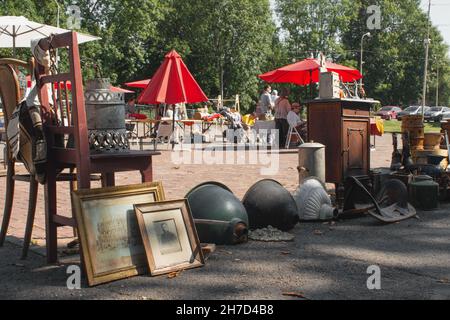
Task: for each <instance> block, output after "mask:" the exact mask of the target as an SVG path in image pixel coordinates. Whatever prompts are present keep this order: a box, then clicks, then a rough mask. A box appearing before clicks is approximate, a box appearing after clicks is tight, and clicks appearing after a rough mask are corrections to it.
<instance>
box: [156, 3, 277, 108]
mask: <svg viewBox="0 0 450 320" xmlns="http://www.w3.org/2000/svg"><path fill="white" fill-rule="evenodd" d="M171 7H172V12H171V14H170V15H168V17H167V19H166V21H165V25H164V27H163V28H162V29H161V31H162V32H163V33H164V37H163V39H164V42H163V43H161V44H160V46H159V48H160V49H161V51H163V52H165V51H168V50H170V49H172V48H174V49H176V50H177V51H179V53H180V54H181V55H182V56H183V59H184V60H185V62H186V64H187V65H188V68H189V69H190V70H191V72H192V73H193V74H194V77H196V79H197V81H198V82H199V84H200V85H201V87H202V88H203V89H204V91H205V92H206V93H207V94H208V95H209V96H210V97H215V96H217V95H219V94H220V93H221V92H222V85H223V94H224V96H225V97H230V96H234V95H235V94H239V95H240V96H241V101H242V106H243V108H244V109H249V107H250V105H251V102H252V100H253V101H254V100H255V99H256V98H257V97H258V93H259V80H258V78H257V77H256V76H257V75H258V74H260V73H261V72H263V71H266V70H263V67H264V66H265V65H266V64H267V59H268V57H269V56H270V55H271V53H272V38H273V35H274V33H275V25H274V22H273V19H272V16H271V11H270V6H269V1H268V0H262V1H261V0H197V1H184V0H173V1H171ZM160 59H161V58H160Z"/></svg>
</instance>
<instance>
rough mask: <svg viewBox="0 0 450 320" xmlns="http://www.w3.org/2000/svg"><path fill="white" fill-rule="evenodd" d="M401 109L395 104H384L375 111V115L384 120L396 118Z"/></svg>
mask: <svg viewBox="0 0 450 320" xmlns="http://www.w3.org/2000/svg"><path fill="white" fill-rule="evenodd" d="M401 111H402V109H401V108H399V107H396V106H385V107H383V108H381V109H380V110H379V111H378V112H377V116H380V117H381V119H385V120H391V119H397V114H398V113H399V112H401Z"/></svg>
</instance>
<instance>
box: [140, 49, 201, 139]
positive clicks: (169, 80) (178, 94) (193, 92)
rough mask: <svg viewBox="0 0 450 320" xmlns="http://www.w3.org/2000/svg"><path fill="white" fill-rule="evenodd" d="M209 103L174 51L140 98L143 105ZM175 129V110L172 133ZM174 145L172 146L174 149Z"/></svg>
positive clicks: (169, 54) (165, 59)
mask: <svg viewBox="0 0 450 320" xmlns="http://www.w3.org/2000/svg"><path fill="white" fill-rule="evenodd" d="M203 101H208V97H207V96H206V95H205V93H204V92H203V90H202V89H201V88H200V86H199V85H198V83H197V81H195V79H194V77H193V76H192V74H191V73H190V72H189V70H188V68H187V67H186V65H185V64H184V62H183V60H182V59H181V57H180V55H179V54H178V53H177V52H176V51H175V50H172V51H170V52H169V53H168V54H166V56H165V58H164V61H163V63H162V64H161V66H160V67H159V69H158V70H157V71H156V73H155V74H154V76H153V77H152V81H150V83H149V84H148V86H147V87H146V88H145V89H144V91H142V93H141V94H140V96H139V98H138V102H139V103H141V104H160V103H166V104H176V103H197V102H203ZM174 129H175V110H174V112H173V121H172V131H174ZM173 147H174V145H173V144H172V148H173Z"/></svg>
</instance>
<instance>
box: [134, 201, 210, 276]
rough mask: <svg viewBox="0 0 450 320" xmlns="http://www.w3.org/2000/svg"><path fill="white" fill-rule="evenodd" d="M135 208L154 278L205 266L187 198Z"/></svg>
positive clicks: (136, 206) (140, 205) (141, 205)
mask: <svg viewBox="0 0 450 320" xmlns="http://www.w3.org/2000/svg"><path fill="white" fill-rule="evenodd" d="M134 209H135V213H136V218H137V222H138V225H139V230H140V232H141V236H142V242H143V244H144V248H145V252H146V256H147V262H148V266H149V269H150V273H151V275H152V276H156V275H161V274H165V273H170V272H174V271H179V270H184V269H190V268H196V267H201V266H203V265H204V259H203V253H202V250H201V246H200V241H199V239H198V236H197V231H196V229H195V225H194V221H193V219H192V215H191V212H190V209H189V205H188V203H187V200H186V199H183V200H174V201H164V202H157V203H148V204H139V205H135V206H134Z"/></svg>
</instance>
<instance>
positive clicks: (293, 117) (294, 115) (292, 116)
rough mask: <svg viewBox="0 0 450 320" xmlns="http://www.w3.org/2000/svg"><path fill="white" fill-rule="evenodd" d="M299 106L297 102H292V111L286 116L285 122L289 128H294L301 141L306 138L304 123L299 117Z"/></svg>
mask: <svg viewBox="0 0 450 320" xmlns="http://www.w3.org/2000/svg"><path fill="white" fill-rule="evenodd" d="M299 114H300V104H299V103H298V102H294V103H293V104H292V109H291V111H289V113H288V115H287V117H286V118H287V122H288V123H289V126H290V127H294V128H296V129H297V131H298V133H300V135H301V136H302V138H303V139H305V138H306V133H307V130H306V122H305V121H303V120H302V119H301V118H300V116H299Z"/></svg>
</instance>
